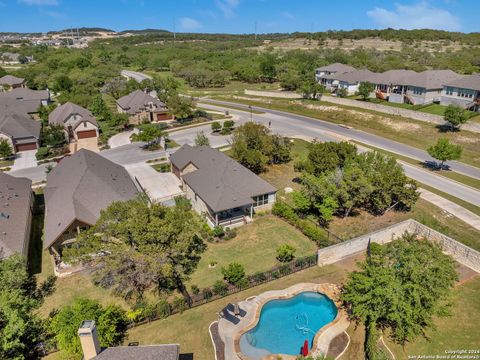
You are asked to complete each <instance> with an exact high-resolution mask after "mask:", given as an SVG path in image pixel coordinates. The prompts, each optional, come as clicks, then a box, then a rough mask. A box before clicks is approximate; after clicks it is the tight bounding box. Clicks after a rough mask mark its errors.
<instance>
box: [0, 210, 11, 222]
mask: <svg viewBox="0 0 480 360" xmlns="http://www.w3.org/2000/svg"><path fill="white" fill-rule="evenodd" d="M9 218H10V215H8V214H5V213H3V212H0V220H8V219H9Z"/></svg>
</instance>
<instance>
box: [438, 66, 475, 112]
mask: <svg viewBox="0 0 480 360" xmlns="http://www.w3.org/2000/svg"><path fill="white" fill-rule="evenodd" d="M440 104H442V105H450V104H454V105H460V106H462V107H463V108H465V109H467V110H472V111H480V74H473V75H469V76H465V77H463V78H460V79H457V80H455V81H452V82H449V83H447V84H445V85H444V86H443V90H442V93H441V100H440Z"/></svg>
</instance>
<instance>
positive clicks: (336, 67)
mask: <svg viewBox="0 0 480 360" xmlns="http://www.w3.org/2000/svg"><path fill="white" fill-rule="evenodd" d="M353 70H356V69H355V68H354V67H352V66H349V65H345V64H341V63H333V64H330V65H326V66H322V67H319V68H317V71H328V72H339V73H345V72H350V71H353Z"/></svg>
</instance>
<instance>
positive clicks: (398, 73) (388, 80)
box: [368, 70, 462, 90]
mask: <svg viewBox="0 0 480 360" xmlns="http://www.w3.org/2000/svg"><path fill="white" fill-rule="evenodd" d="M461 77H462V75H459V74H457V73H456V72H454V71H452V70H426V71H422V72H420V73H417V72H415V71H412V70H389V71H386V72H384V73H380V74H372V76H371V77H370V79H369V80H368V81H370V82H372V83H375V84H386V85H405V86H416V87H420V88H425V89H427V90H435V89H441V88H442V87H443V85H445V84H446V83H449V82H451V81H453V80H456V79H460V78H461Z"/></svg>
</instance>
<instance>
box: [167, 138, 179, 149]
mask: <svg viewBox="0 0 480 360" xmlns="http://www.w3.org/2000/svg"><path fill="white" fill-rule="evenodd" d="M167 146H168V148H169V149H171V148H176V147H179V146H180V144H179V143H177V142H176V141H175V140H172V139H168V142H167Z"/></svg>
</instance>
